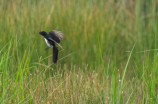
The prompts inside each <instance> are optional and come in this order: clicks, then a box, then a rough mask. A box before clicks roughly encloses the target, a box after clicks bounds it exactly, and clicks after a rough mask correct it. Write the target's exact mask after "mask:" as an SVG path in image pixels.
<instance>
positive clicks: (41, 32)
mask: <svg viewBox="0 0 158 104" xmlns="http://www.w3.org/2000/svg"><path fill="white" fill-rule="evenodd" d="M39 34H41V35H43V36H46V35H47V33H46V32H45V31H40V32H39Z"/></svg>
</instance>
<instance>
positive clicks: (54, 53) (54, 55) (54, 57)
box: [53, 46, 58, 63]
mask: <svg viewBox="0 0 158 104" xmlns="http://www.w3.org/2000/svg"><path fill="white" fill-rule="evenodd" d="M57 60H58V47H56V46H54V47H53V62H54V63H57Z"/></svg>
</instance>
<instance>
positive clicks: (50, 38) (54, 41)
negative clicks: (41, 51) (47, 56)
mask: <svg viewBox="0 0 158 104" xmlns="http://www.w3.org/2000/svg"><path fill="white" fill-rule="evenodd" d="M48 39H49V40H51V41H53V42H55V43H56V44H57V45H58V46H59V47H60V48H61V49H63V47H62V46H61V45H60V44H59V43H57V42H56V41H55V40H53V39H51V38H48Z"/></svg>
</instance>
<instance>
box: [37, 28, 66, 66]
mask: <svg viewBox="0 0 158 104" xmlns="http://www.w3.org/2000/svg"><path fill="white" fill-rule="evenodd" d="M39 34H41V35H42V36H43V37H44V39H45V41H46V44H47V46H48V47H46V48H45V50H46V49H48V48H50V47H51V48H53V62H54V63H56V62H57V60H58V47H56V45H55V44H57V45H58V46H59V47H61V48H62V46H61V45H60V44H59V43H60V40H62V39H63V38H64V36H63V33H62V32H61V31H57V30H53V31H50V32H49V34H47V33H46V32H45V31H40V32H39Z"/></svg>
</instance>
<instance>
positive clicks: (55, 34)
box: [49, 30, 64, 43]
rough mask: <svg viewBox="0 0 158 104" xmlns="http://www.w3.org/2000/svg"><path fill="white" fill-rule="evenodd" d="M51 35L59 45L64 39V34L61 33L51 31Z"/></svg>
mask: <svg viewBox="0 0 158 104" xmlns="http://www.w3.org/2000/svg"><path fill="white" fill-rule="evenodd" d="M49 34H50V36H52V38H53V39H54V40H55V41H56V42H57V43H60V40H63V38H64V34H63V33H62V32H61V31H57V30H53V31H50V32H49Z"/></svg>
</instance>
